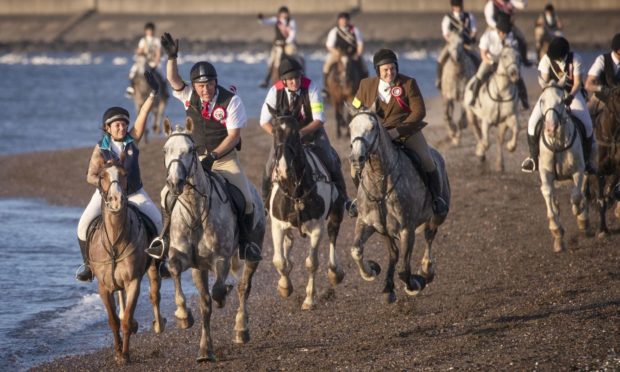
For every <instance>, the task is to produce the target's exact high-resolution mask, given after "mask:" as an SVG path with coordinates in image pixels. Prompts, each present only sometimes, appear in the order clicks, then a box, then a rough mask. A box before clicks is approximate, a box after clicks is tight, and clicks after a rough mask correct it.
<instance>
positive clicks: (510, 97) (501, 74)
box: [487, 46, 519, 121]
mask: <svg viewBox="0 0 620 372" xmlns="http://www.w3.org/2000/svg"><path fill="white" fill-rule="evenodd" d="M507 48H509V49H513V48H512V47H509V46H504V47H503V48H502V54H503V51H504V50H506V49H507ZM502 54H500V61H501V55H502ZM498 65H499V63H498ZM513 66H514V67H515V68H516V69H517V71H518V69H519V62H518V57H517V61H516V62H512V63H510V64H509V65H508V66H505V67H504V69H505V70H506V72H502V73H500V72H498V71H497V70H495V73H494V74H493V76H491V78H490V79H489V80H488V83H487V84H490V83H491V81H493V80H494V79H493V78H494V77H495V76H504V77H506V78H508V80H510V75H509V74H508V70H510V68H511V67H513ZM510 84H511V85H513V89H512V94H511V95H510V96H509V97H508V98H502V97H493V96H492V95H491V89H488V91H489V92H488V93H489V98H490V99H491V101H493V102H498V103H505V102H512V101H513V100H514V99H515V97H516V96H517V90H516V86H515V83H513V82H510ZM495 85H496V86H497V83H496V84H495ZM498 91H499V89H498ZM497 115H498V117H499V109H498V113H497ZM498 121H499V118H498Z"/></svg>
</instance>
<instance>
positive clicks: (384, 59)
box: [372, 49, 398, 76]
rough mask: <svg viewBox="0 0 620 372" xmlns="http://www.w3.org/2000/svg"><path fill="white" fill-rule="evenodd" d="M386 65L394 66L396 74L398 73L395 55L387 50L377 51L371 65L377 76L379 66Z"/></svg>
mask: <svg viewBox="0 0 620 372" xmlns="http://www.w3.org/2000/svg"><path fill="white" fill-rule="evenodd" d="M388 63H393V64H394V65H396V72H398V58H396V53H394V52H393V51H391V50H389V49H379V51H378V52H377V53H375V55H374V56H373V57H372V64H373V65H374V66H375V71H376V72H377V76H378V75H379V66H381V65H387V64H388Z"/></svg>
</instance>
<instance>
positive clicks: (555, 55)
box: [547, 36, 570, 60]
mask: <svg viewBox="0 0 620 372" xmlns="http://www.w3.org/2000/svg"><path fill="white" fill-rule="evenodd" d="M568 52H570V44H569V43H568V40H566V39H565V38H563V37H561V36H560V37H554V38H553V40H551V42H550V43H549V48H548V49H547V57H549V58H550V59H552V60H559V59H564V58H565V57H566V55H567V54H568Z"/></svg>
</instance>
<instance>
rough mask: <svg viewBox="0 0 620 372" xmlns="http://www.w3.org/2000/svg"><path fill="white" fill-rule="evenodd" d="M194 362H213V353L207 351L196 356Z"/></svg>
mask: <svg viewBox="0 0 620 372" xmlns="http://www.w3.org/2000/svg"><path fill="white" fill-rule="evenodd" d="M196 362H198V363H205V362H215V354H213V352H212V351H210V352H208V353H207V355H201V356H199V357H198V358H196Z"/></svg>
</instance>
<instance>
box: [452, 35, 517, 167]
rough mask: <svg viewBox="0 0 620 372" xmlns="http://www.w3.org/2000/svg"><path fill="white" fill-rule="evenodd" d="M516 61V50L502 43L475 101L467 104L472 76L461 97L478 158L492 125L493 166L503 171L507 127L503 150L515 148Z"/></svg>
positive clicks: (469, 100) (511, 150)
mask: <svg viewBox="0 0 620 372" xmlns="http://www.w3.org/2000/svg"><path fill="white" fill-rule="evenodd" d="M519 63H520V61H519V52H517V50H516V49H514V48H513V47H511V46H504V48H503V49H502V51H501V53H500V57H499V62H498V65H497V70H496V71H495V72H494V73H493V75H491V77H490V78H489V79H488V80H487V82H486V83H485V84H484V85H483V86H482V87H480V91H479V93H478V97H477V98H476V102H475V104H474V105H473V106H470V105H468V103H469V102H471V98H472V94H473V92H472V90H471V85H472V84H473V78H472V79H471V80H470V81H469V83H468V84H467V89H466V91H465V96H464V99H463V102H464V105H465V107H466V110H465V112H466V115H467V121H468V123H469V124H470V125H471V126H472V129H473V131H474V134H475V135H476V138H477V139H478V143H477V144H476V156H477V157H478V158H479V159H480V161H484V160H485V152H486V150H487V149H488V148H489V130H490V128H491V127H492V126H496V127H497V163H496V167H497V170H499V171H503V170H504V157H503V153H502V145H503V143H504V136H505V134H506V130H507V129H510V130H511V132H512V136H511V138H510V140H509V141H508V143H507V144H506V149H507V150H508V151H510V152H513V151H515V149H516V148H517V134H518V130H519V123H518V120H517V113H518V111H517V105H518V101H519V94H518V89H517V85H516V83H517V82H518V81H519V79H520V78H521V74H520V68H519ZM479 121H480V122H479Z"/></svg>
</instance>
